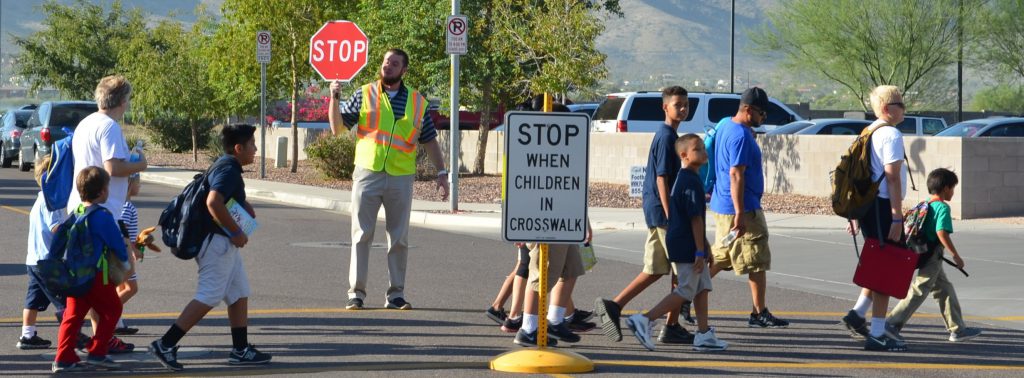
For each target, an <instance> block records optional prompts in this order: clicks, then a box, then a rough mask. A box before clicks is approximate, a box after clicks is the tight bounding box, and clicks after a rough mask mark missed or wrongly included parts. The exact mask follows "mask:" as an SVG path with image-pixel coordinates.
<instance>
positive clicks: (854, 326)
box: [843, 310, 868, 339]
mask: <svg viewBox="0 0 1024 378" xmlns="http://www.w3.org/2000/svg"><path fill="white" fill-rule="evenodd" d="M867 323H868V322H867V319H864V318H862V317H861V316H860V315H858V314H857V311H853V310H850V312H847V313H846V316H844V317H843V325H844V326H846V330H848V331H850V337H852V338H855V339H863V338H866V337H868V326H867Z"/></svg>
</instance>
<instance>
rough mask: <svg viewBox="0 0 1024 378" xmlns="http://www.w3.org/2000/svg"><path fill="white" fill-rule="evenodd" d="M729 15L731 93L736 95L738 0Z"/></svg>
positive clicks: (733, 2) (733, 3) (734, 0)
mask: <svg viewBox="0 0 1024 378" xmlns="http://www.w3.org/2000/svg"><path fill="white" fill-rule="evenodd" d="M729 14H730V17H729V93H736V88H735V82H736V0H732V8H731V11H730V12H729Z"/></svg>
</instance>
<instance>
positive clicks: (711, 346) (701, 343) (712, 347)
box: [693, 327, 729, 352]
mask: <svg viewBox="0 0 1024 378" xmlns="http://www.w3.org/2000/svg"><path fill="white" fill-rule="evenodd" d="M728 347H729V343H727V342H725V341H722V340H719V339H718V336H715V327H710V328H708V331H707V332H703V333H702V332H700V331H697V333H696V334H694V335H693V350H696V351H699V352H710V351H719V350H725V349H726V348H728Z"/></svg>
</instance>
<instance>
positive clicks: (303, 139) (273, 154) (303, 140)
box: [256, 127, 331, 160]
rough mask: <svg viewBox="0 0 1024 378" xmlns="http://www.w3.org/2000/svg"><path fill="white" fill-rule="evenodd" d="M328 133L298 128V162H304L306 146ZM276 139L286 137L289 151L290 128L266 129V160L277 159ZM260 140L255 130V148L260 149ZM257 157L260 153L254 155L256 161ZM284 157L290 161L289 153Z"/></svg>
mask: <svg viewBox="0 0 1024 378" xmlns="http://www.w3.org/2000/svg"><path fill="white" fill-rule="evenodd" d="M330 132H331V130H330V129H321V128H302V127H300V128H299V160H306V158H307V156H306V146H308V145H310V144H311V143H313V142H314V141H316V139H317V138H319V137H320V135H321V134H324V133H328V134H330ZM278 137H286V138H288V148H289V149H291V148H292V142H291V141H292V128H291V127H268V128H267V144H266V147H265V149H266V156H267V158H268V159H275V158H277V138H278ZM260 140H261V139H260V131H259V130H256V148H260ZM259 155H260V153H259V152H257V153H256V157H257V159H258V158H259ZM285 156H287V157H288V159H289V160H291V158H292V155H291V151H290V150H289V151H288V153H287V154H286V155H285Z"/></svg>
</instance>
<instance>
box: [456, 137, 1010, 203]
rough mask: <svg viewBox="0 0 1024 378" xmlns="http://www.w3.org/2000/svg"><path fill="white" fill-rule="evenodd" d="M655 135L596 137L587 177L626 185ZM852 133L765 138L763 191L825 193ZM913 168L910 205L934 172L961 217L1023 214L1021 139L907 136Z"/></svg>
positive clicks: (491, 162) (494, 156) (490, 162)
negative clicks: (953, 178) (940, 172)
mask: <svg viewBox="0 0 1024 378" xmlns="http://www.w3.org/2000/svg"><path fill="white" fill-rule="evenodd" d="M476 133H477V132H476V131H465V132H463V133H462V143H461V146H462V151H463V153H462V159H463V161H464V164H469V165H466V166H471V164H472V162H473V160H472V159H473V157H475V155H476V151H475V150H476V138H477V134H476ZM503 138H504V135H503V133H500V132H493V131H492V132H491V135H490V137H489V138H488V147H487V158H486V164H485V172H486V173H488V174H501V159H502V156H503V151H502V150H503V149H504V139H503ZM653 138H654V134H653V133H628V134H605V133H597V134H591V135H590V140H591V145H590V172H589V173H590V178H591V180H593V181H596V182H608V183H615V184H624V185H628V184H629V169H630V167H631V166H634V165H646V162H647V153H648V149H649V148H650V143H651V140H652V139H653ZM852 141H853V137H852V136H839V135H836V136H832V135H809V136H795V135H771V136H768V135H760V136H758V143H759V144H760V145H761V150H762V153H763V158H764V171H765V191H766V192H770V193H794V194H804V195H812V196H828V195H829V194H830V193H831V190H832V187H831V182H830V178H829V174H830V172H831V171H832V170H833V169H835V166H836V164H837V163H838V162H839V157H840V156H842V154H844V153H846V150H847V149H848V148H849V147H850V143H851V142H852ZM904 143H905V146H906V150H907V157H908V158H909V160H910V164H909V168H910V172H911V175H912V176H913V178H914V182H915V184H916V187H917V191H914V190H911V189H910V188H909V183H908V190H907V198H906V201H905V202H906V204H905V206H911V205H912V204H913V203H916V202H918V201H922V200H925V199H927V198H928V188H927V183H926V178H927V175H928V172H930V171H931V170H933V169H935V168H940V167H941V168H947V169H950V170H952V171H953V172H956V173H957V175H958V176H960V185H959V187H958V188H957V191H956V194H955V195H954V196H953V200H952V201H951V203H950V204H951V205H952V210H953V214H952V215H953V216H954V217H956V218H959V219H971V218H983V217H996V216H1021V215H1024V138H963V139H961V138H944V137H917V136H906V137H904Z"/></svg>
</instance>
